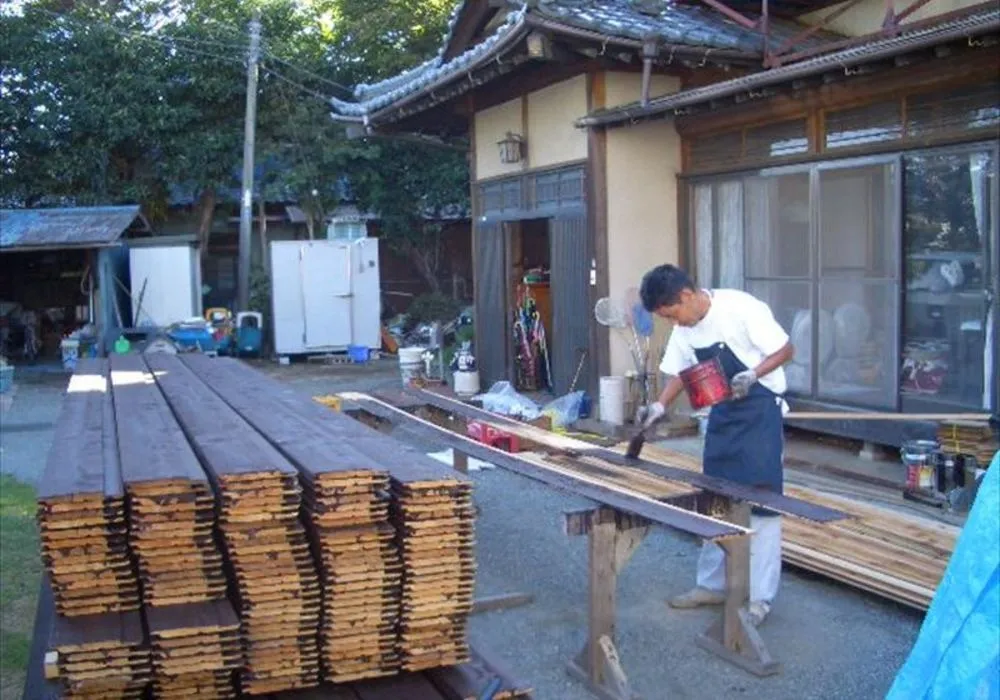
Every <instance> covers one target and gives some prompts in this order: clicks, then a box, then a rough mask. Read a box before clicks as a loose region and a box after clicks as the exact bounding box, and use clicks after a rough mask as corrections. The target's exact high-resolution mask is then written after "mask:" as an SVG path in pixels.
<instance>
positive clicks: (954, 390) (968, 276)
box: [901, 151, 997, 407]
mask: <svg viewBox="0 0 1000 700" xmlns="http://www.w3.org/2000/svg"><path fill="white" fill-rule="evenodd" d="M904 164H905V178H904V200H905V207H906V209H905V229H904V234H903V235H904V245H905V253H906V269H905V275H906V278H905V282H906V304H905V308H904V322H905V323H904V348H903V358H902V368H901V372H902V379H901V389H902V391H904V392H905V393H908V394H918V395H922V396H927V397H931V398H934V399H936V400H939V401H944V402H950V403H957V404H962V405H965V406H969V407H989V406H990V405H991V402H990V400H989V391H990V387H991V386H992V377H993V372H994V371H995V367H996V363H997V357H996V349H995V348H993V347H992V343H989V337H990V333H989V330H988V329H989V328H990V324H991V323H992V322H993V309H992V306H991V305H990V303H989V297H988V293H989V291H990V281H991V279H992V277H991V274H995V272H992V273H991V270H990V232H991V231H993V230H994V227H995V224H994V223H993V222H994V218H993V217H994V215H995V213H994V212H993V211H991V199H990V192H991V191H992V189H993V187H994V182H995V180H996V177H997V164H996V162H995V160H994V158H993V155H992V153H991V152H989V151H981V152H966V153H930V154H916V155H912V156H907V157H906V158H905V160H904Z"/></svg>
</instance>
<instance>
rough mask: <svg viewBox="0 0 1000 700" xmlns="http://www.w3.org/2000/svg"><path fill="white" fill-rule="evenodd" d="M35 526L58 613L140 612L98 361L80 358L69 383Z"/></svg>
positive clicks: (103, 369)
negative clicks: (39, 534) (36, 526)
mask: <svg viewBox="0 0 1000 700" xmlns="http://www.w3.org/2000/svg"><path fill="white" fill-rule="evenodd" d="M38 525H39V530H40V533H41V540H42V562H43V563H44V565H45V570H46V572H47V573H48V575H49V577H50V579H51V581H52V589H53V592H54V594H55V601H56V609H57V610H58V611H59V613H60V614H62V615H93V614H98V613H103V612H116V611H125V610H136V609H138V607H139V585H138V580H137V578H136V575H135V570H134V569H133V567H132V563H131V560H130V558H129V553H128V546H127V523H126V520H125V499H124V492H123V489H122V479H121V469H120V465H119V462H118V446H117V436H116V433H115V421H114V411H113V408H112V403H111V395H110V392H109V391H108V367H107V362H106V361H104V360H92V359H84V360H81V361H80V363H79V365H78V368H77V371H76V373H75V374H74V375H73V377H72V379H71V380H70V383H69V389H68V390H67V393H66V397H65V399H64V400H63V406H62V412H61V414H60V417H59V422H58V423H57V425H56V430H55V435H54V436H53V440H52V449H51V450H50V451H49V455H48V462H47V463H46V467H45V471H44V474H43V476H42V479H41V481H40V482H39V485H38Z"/></svg>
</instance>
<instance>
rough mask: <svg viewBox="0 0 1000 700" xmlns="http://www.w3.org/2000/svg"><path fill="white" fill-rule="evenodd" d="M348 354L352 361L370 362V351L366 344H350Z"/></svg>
mask: <svg viewBox="0 0 1000 700" xmlns="http://www.w3.org/2000/svg"><path fill="white" fill-rule="evenodd" d="M347 356H348V357H350V358H351V362H357V363H360V364H363V363H365V362H368V356H369V351H368V348H367V347H366V346H364V345H348V346H347Z"/></svg>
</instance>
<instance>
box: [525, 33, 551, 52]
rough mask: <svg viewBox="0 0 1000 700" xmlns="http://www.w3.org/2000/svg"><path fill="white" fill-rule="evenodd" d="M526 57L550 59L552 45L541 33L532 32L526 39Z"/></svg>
mask: <svg viewBox="0 0 1000 700" xmlns="http://www.w3.org/2000/svg"><path fill="white" fill-rule="evenodd" d="M526 43H527V48H528V56H530V57H531V58H551V57H552V44H551V42H550V41H549V38H548V37H547V36H545V35H544V34H542V33H541V32H532V33H531V34H529V35H528V39H527V42H526Z"/></svg>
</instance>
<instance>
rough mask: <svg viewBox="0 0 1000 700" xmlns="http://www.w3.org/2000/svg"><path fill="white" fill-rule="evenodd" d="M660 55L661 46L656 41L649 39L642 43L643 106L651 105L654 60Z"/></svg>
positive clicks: (641, 99)
mask: <svg viewBox="0 0 1000 700" xmlns="http://www.w3.org/2000/svg"><path fill="white" fill-rule="evenodd" d="M658 53H659V46H658V45H657V43H656V40H655V39H647V40H646V41H644V42H642V96H641V98H640V101H641V102H642V106H643V107H646V106H648V105H649V83H650V80H651V79H652V77H653V59H655V58H656V55H657V54H658Z"/></svg>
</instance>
